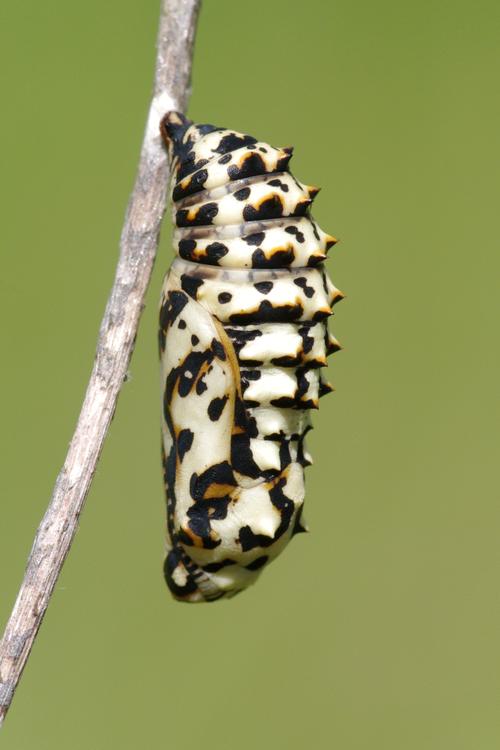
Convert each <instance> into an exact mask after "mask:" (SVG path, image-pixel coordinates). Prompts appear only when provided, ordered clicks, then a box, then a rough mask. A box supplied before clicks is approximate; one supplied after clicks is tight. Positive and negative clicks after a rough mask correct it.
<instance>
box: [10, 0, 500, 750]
mask: <svg viewBox="0 0 500 750" xmlns="http://www.w3.org/2000/svg"><path fill="white" fill-rule="evenodd" d="M157 16H158V3H157V1H156V0H154V2H153V1H152V0H147V1H146V0H144V2H140V3H139V2H133V1H132V0H106V1H105V2H103V0H87V2H85V3H76V2H73V3H65V2H62V0H45V2H43V3H40V2H36V1H35V0H24V2H22V3H20V2H17V3H16V2H13V1H12V0H8V1H6V2H4V3H2V8H1V10H0V63H1V64H0V74H1V78H2V81H1V84H2V111H3V114H2V117H1V119H0V131H1V135H0V138H1V141H0V143H1V152H2V163H3V169H2V180H1V187H0V190H1V207H2V232H1V240H2V242H1V245H2V264H1V274H0V304H1V319H2V329H1V330H2V367H1V375H2V378H1V380H2V385H1V391H0V397H1V414H2V429H1V436H0V439H1V443H2V446H1V457H2V471H1V475H0V478H1V496H2V501H1V516H0V524H1V532H0V545H1V546H0V571H1V572H0V587H1V589H0V593H1V597H0V616H1V620H2V624H3V622H4V621H5V619H6V618H7V615H8V612H9V611H10V608H11V605H12V602H13V600H14V598H15V594H16V591H17V588H18V585H19V582H20V579H21V577H22V573H23V568H24V564H25V560H26V557H27V554H28V552H29V549H30V545H31V541H32V538H33V534H34V531H35V529H36V527H37V524H38V522H39V520H40V518H41V516H42V514H43V511H44V509H45V507H46V504H47V501H48V498H49V495H50V492H51V489H52V486H53V482H54V479H55V476H56V473H57V471H58V469H59V467H60V465H61V462H62V460H63V458H64V455H65V451H66V448H67V444H68V441H69V438H70V436H71V433H72V429H73V426H74V424H75V420H76V417H77V414H78V411H79V407H80V403H81V399H82V396H83V392H84V388H85V385H86V382H87V378H88V375H89V370H90V366H91V362H92V357H93V353H94V347H95V341H96V334H97V330H98V325H99V321H100V318H101V315H102V312H103V309H104V305H105V301H106V298H107V294H108V290H109V288H110V284H111V281H112V277H113V273H114V267H115V263H116V258H117V245H118V238H119V234H120V228H121V223H122V218H123V214H124V210H125V205H126V202H127V199H128V195H129V192H130V189H131V186H132V182H133V178H134V174H135V168H136V163H137V157H138V152H139V146H140V142H141V137H142V132H143V127H144V121H145V114H146V111H147V106H148V102H149V95H150V89H151V82H152V69H153V62H154V43H155V36H156V28H157ZM499 33H500V6H499V4H498V3H497V2H496V1H495V0H477V1H476V2H475V3H472V2H466V1H465V0H419V2H416V1H414V2H396V0H381V1H380V2H377V3H373V2H371V1H370V0H357V1H356V0H354V1H353V0H335V2H332V3H327V2H324V0H308V2H307V3H304V2H299V1H292V0H287V1H286V2H284V0H278V1H275V2H266V1H264V0H254V1H253V2H252V3H251V4H248V3H243V2H234V0H205V4H204V7H203V11H202V15H201V19H200V25H199V33H198V39H197V45H196V57H195V64H194V79H193V84H194V88H193V96H192V100H191V105H190V109H189V112H190V114H191V116H192V117H193V118H195V119H199V120H201V121H213V122H215V123H217V124H221V125H227V126H230V127H234V128H237V129H242V130H245V131H247V132H250V133H252V134H255V135H258V136H259V137H260V138H261V139H264V140H268V141H269V142H271V143H273V144H276V145H287V144H289V143H293V144H294V145H295V147H296V150H295V156H294V159H293V169H294V172H295V173H296V175H297V176H298V177H299V178H300V179H302V180H304V181H306V182H310V183H314V184H319V185H322V186H323V192H322V193H321V194H320V196H319V197H318V199H317V201H316V204H315V216H316V218H317V219H318V221H319V222H320V224H321V226H323V227H324V228H325V229H327V230H329V231H331V232H332V233H334V234H336V235H338V236H339V237H340V238H341V243H340V244H339V245H338V246H337V248H334V250H333V251H332V252H331V259H330V263H329V270H330V273H331V275H332V277H333V279H334V281H335V283H336V284H337V286H339V287H340V288H342V289H343V290H344V291H345V292H346V294H347V300H346V301H345V302H343V303H342V305H340V306H339V307H337V308H336V315H335V317H334V319H333V321H332V330H333V331H334V332H335V333H336V335H337V336H338V337H339V338H340V340H341V342H342V343H343V344H344V346H345V350H344V352H343V353H341V354H339V355H336V356H335V357H334V358H333V362H332V364H331V367H330V374H331V379H332V380H333V382H334V384H335V385H336V388H337V392H336V394H335V395H334V396H332V397H330V398H328V399H325V400H324V401H323V402H322V409H321V412H320V414H318V415H316V422H315V423H316V430H315V431H314V432H313V433H312V437H311V439H310V441H309V446H310V449H311V451H312V453H313V454H314V457H315V465H314V466H313V467H312V468H311V469H310V470H309V473H308V495H307V514H306V515H307V519H308V522H309V525H310V527H311V529H312V533H311V534H309V535H302V536H301V537H299V538H298V539H297V540H296V541H295V542H294V543H293V544H292V545H291V547H290V548H289V549H288V550H287V551H286V552H285V553H284V554H283V556H282V557H281V558H280V559H279V560H278V561H277V562H276V563H274V564H273V566H272V567H271V568H270V569H269V570H266V571H265V573H264V574H263V576H262V578H261V580H260V582H259V584H258V585H257V586H255V587H254V588H253V589H251V590H249V591H248V592H246V593H245V594H244V595H241V596H240V597H237V598H236V599H235V600H234V601H230V602H219V603H216V604H213V605H210V606H208V605H206V606H191V607H190V606H185V605H181V604H177V603H174V602H173V601H172V600H171V599H170V598H169V596H168V594H167V591H166V589H165V586H164V583H163V580H162V574H161V566H162V554H163V528H164V508H163V490H162V485H161V472H160V464H159V414H158V372H157V353H156V309H157V299H158V295H159V290H160V284H161V279H162V275H163V273H164V271H165V269H166V267H167V264H168V263H169V262H170V259H171V250H170V243H169V234H170V231H169V227H168V226H166V227H165V231H164V233H163V238H162V245H161V251H160V254H159V258H158V263H157V266H156V270H155V274H154V278H153V280H152V285H151V288H150V293H149V295H148V300H147V307H146V310H145V313H144V316H143V319H142V323H141V328H140V332H139V337H138V342H137V348H136V352H135V355H134V358H133V362H132V366H131V379H130V381H129V382H128V383H127V385H126V386H125V387H124V389H123V393H122V396H121V399H120V402H119V408H118V411H117V414H116V417H115V420H114V422H113V425H112V429H111V432H110V435H109V439H108V441H107V443H106V447H105V450H104V454H103V458H102V461H101V463H100V466H99V470H98V473H97V477H96V480H95V483H94V486H93V489H92V491H91V493H90V496H89V498H88V502H87V506H86V508H85V512H84V513H83V516H82V519H81V524H80V530H79V532H78V535H77V538H76V541H75V543H74V546H73V548H72V551H71V554H70V556H69V558H68V560H67V563H66V565H65V568H64V571H63V574H62V576H61V579H60V582H59V584H58V586H57V590H56V593H55V596H54V598H53V601H52V604H51V606H50V608H49V612H48V615H47V617H46V619H45V622H44V624H43V627H42V630H41V632H40V636H39V638H38V641H37V643H36V646H35V649H34V652H33V654H32V657H31V659H30V661H29V664H28V667H27V669H26V672H25V675H24V678H23V680H22V683H21V686H20V688H19V690H18V693H17V696H16V698H15V701H14V704H13V707H12V710H11V712H10V714H9V717H8V720H7V723H6V726H5V729H4V731H3V738H2V739H3V741H4V743H5V745H4V746H5V747H8V748H9V750H27V748H37V750H48V749H49V748H50V750H57V749H59V748H61V749H62V748H64V749H65V750H66V749H67V748H72V750H83V749H85V750H87V749H88V748H92V749H93V750H104V749H106V750H108V749H110V748H120V750H126V749H127V748H137V747H147V748H167V747H175V748H179V749H180V750H193V749H194V748H205V749H206V750H212V749H215V748H217V750H225V749H226V748H234V747H237V748H239V749H240V750H250V749H252V750H254V748H262V749H263V750H268V749H269V750H274V749H276V750H281V749H284V748H287V749H291V750H296V749H297V750H298V749H299V748H304V747H315V748H316V747H317V748H330V747H334V748H341V749H342V750H365V749H366V748H370V750H379V749H380V750H424V749H425V750H471V749H472V748H474V750H476V748H477V749H478V750H497V748H498V747H499V745H500V720H499V713H498V705H499V699H500V690H499V688H500V676H499V675H500V670H499V667H500V663H499V662H500V658H499V657H500V647H499V642H498V635H499V626H500V607H499V599H498V588H499V587H498V581H499V573H500V565H499V562H500V560H499V557H500V555H499V530H500V507H499V489H498V487H499V478H498V473H499V472H498V466H499V464H498V440H497V432H498V419H499V398H498V390H499V365H500V358H499V342H498V325H499V312H500V310H499V302H498V298H499V291H500V289H499V274H500V259H499V249H498V215H499V212H498V187H499V185H498V176H499V175H498V167H499V158H498V157H499V147H498V146H499V137H498V133H499V126H500V122H499V120H500V105H499V98H498V71H499V69H500V52H499V45H498V39H499Z"/></svg>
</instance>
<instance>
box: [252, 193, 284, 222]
mask: <svg viewBox="0 0 500 750" xmlns="http://www.w3.org/2000/svg"><path fill="white" fill-rule="evenodd" d="M282 215H283V202H282V200H281V198H280V197H279V195H271V196H269V198H266V199H265V200H263V201H262V202H261V203H260V204H259V205H258V206H257V207H255V206H251V205H249V206H245V208H244V209H243V218H244V219H245V221H260V220H261V219H277V218H279V217H280V216H282Z"/></svg>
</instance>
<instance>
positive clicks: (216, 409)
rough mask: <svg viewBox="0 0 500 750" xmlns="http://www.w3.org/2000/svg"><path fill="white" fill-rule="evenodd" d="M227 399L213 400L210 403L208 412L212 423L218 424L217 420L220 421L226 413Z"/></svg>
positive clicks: (224, 397) (225, 397)
mask: <svg viewBox="0 0 500 750" xmlns="http://www.w3.org/2000/svg"><path fill="white" fill-rule="evenodd" d="M227 399H228V397H227V396H222V397H221V398H219V397H216V398H213V399H212V400H211V401H210V403H209V405H208V409H207V412H208V416H209V417H210V419H211V420H212V422H217V420H218V419H220V417H221V414H222V412H223V411H224V407H225V405H226V403H227Z"/></svg>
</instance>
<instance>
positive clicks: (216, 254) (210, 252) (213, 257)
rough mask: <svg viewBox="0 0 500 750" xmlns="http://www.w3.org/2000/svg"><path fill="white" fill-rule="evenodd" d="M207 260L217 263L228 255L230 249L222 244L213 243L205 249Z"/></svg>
mask: <svg viewBox="0 0 500 750" xmlns="http://www.w3.org/2000/svg"><path fill="white" fill-rule="evenodd" d="M205 251H206V254H207V259H208V261H209V262H210V263H217V261H218V260H220V259H221V258H223V257H224V255H227V254H228V252H229V251H228V249H227V247H226V245H224V244H223V243H222V242H211V243H210V244H209V245H207V247H206V248H205Z"/></svg>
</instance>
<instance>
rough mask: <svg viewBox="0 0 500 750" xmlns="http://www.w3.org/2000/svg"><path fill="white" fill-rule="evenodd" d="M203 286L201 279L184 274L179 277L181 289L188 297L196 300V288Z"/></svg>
mask: <svg viewBox="0 0 500 750" xmlns="http://www.w3.org/2000/svg"><path fill="white" fill-rule="evenodd" d="M202 284H203V279H199V278H196V277H195V276H188V275H187V274H186V273H183V274H182V275H181V287H182V288H183V290H184V291H185V292H186V294H189V296H190V297H192V298H193V299H196V296H197V293H198V288H199V287H200V286H201V285H202Z"/></svg>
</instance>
